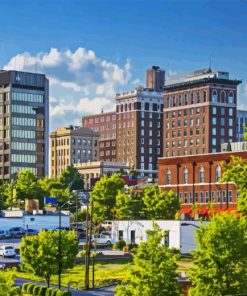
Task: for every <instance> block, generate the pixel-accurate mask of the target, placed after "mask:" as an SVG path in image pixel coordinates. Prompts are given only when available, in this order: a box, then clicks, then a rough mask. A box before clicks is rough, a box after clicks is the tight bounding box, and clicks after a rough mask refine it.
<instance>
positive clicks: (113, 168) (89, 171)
mask: <svg viewBox="0 0 247 296" xmlns="http://www.w3.org/2000/svg"><path fill="white" fill-rule="evenodd" d="M74 167H75V168H76V169H77V170H78V171H79V173H80V174H81V175H82V176H83V178H84V188H85V189H86V190H88V189H91V187H92V186H93V185H94V180H98V179H99V178H100V177H102V176H104V175H112V174H114V173H116V172H119V171H128V170H129V166H128V165H126V164H123V163H119V162H107V161H94V162H84V163H77V164H75V165H74Z"/></svg>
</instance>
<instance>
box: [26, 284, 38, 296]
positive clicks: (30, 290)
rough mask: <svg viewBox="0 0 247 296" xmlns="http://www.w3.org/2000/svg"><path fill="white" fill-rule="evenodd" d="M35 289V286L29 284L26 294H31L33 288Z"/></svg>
mask: <svg viewBox="0 0 247 296" xmlns="http://www.w3.org/2000/svg"><path fill="white" fill-rule="evenodd" d="M35 287H36V285H35V284H32V283H31V284H29V285H28V287H27V293H28V294H33V290H34V288H35Z"/></svg>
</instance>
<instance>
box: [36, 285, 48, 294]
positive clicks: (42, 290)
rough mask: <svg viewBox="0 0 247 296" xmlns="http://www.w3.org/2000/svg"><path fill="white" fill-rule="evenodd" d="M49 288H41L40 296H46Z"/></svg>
mask: <svg viewBox="0 0 247 296" xmlns="http://www.w3.org/2000/svg"><path fill="white" fill-rule="evenodd" d="M46 290H47V287H42V286H41V287H39V291H38V294H37V295H38V296H46Z"/></svg>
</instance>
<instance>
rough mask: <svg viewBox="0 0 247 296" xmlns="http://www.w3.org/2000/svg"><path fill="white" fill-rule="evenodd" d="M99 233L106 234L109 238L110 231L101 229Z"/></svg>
mask: <svg viewBox="0 0 247 296" xmlns="http://www.w3.org/2000/svg"><path fill="white" fill-rule="evenodd" d="M100 234H102V235H105V236H108V237H109V238H111V233H110V232H109V231H101V233H100Z"/></svg>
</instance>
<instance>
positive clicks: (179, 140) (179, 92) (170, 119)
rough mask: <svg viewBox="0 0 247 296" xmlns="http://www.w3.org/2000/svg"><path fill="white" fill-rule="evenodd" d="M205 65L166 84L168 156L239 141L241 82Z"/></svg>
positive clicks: (213, 149)
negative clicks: (202, 68)
mask: <svg viewBox="0 0 247 296" xmlns="http://www.w3.org/2000/svg"><path fill="white" fill-rule="evenodd" d="M239 83H241V81H239V80H231V79H229V73H227V72H213V71H212V70H211V69H204V70H199V71H195V72H193V73H192V74H191V75H189V76H187V77H185V78H184V80H183V81H182V82H181V81H180V82H178V83H173V84H169V85H166V86H165V87H164V116H163V118H164V136H163V139H164V143H163V145H164V146H163V148H164V154H163V156H164V157H171V156H172V157H173V156H182V155H194V154H207V153H211V152H212V153H215V152H219V151H220V150H221V144H222V143H228V142H235V141H236V106H237V85H238V84H239Z"/></svg>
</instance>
